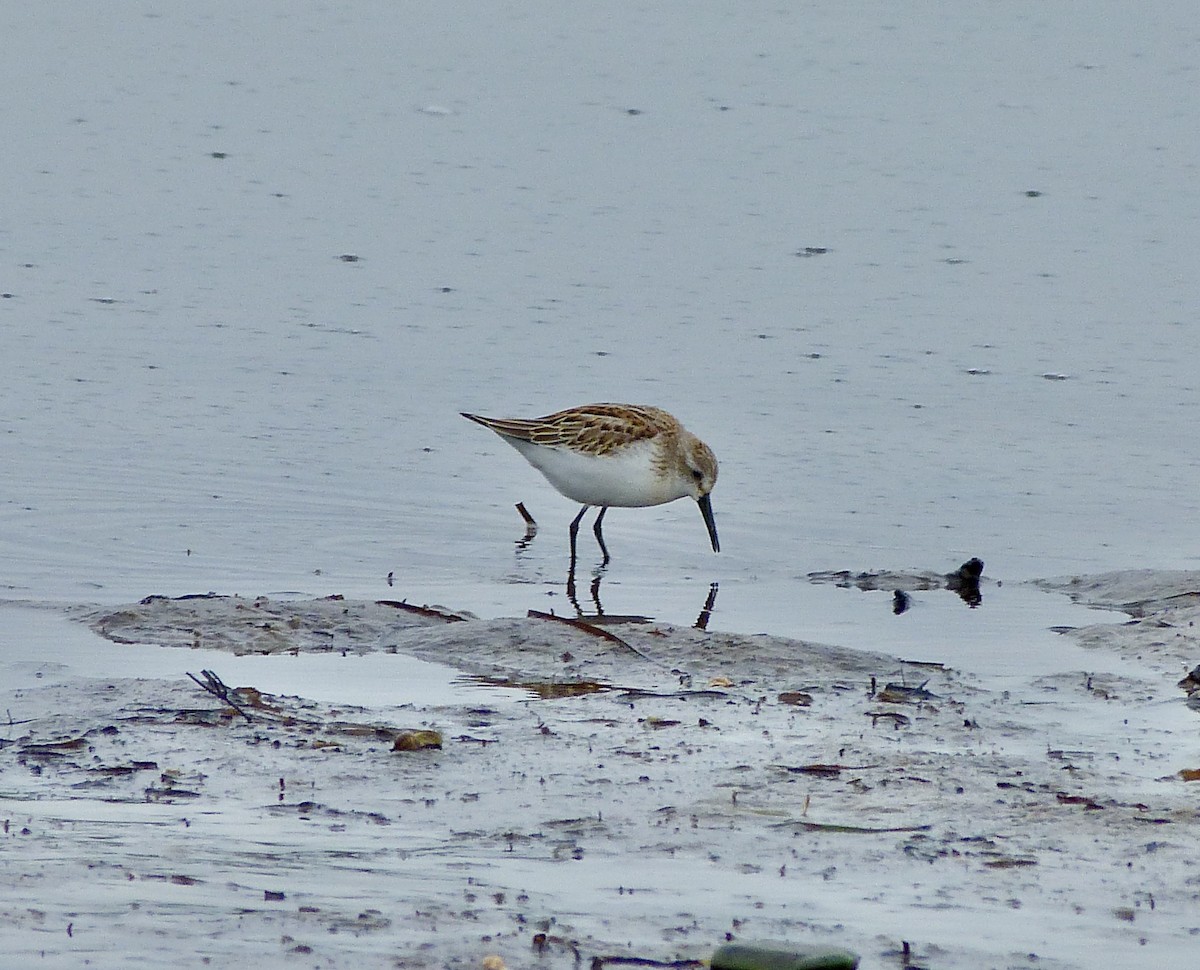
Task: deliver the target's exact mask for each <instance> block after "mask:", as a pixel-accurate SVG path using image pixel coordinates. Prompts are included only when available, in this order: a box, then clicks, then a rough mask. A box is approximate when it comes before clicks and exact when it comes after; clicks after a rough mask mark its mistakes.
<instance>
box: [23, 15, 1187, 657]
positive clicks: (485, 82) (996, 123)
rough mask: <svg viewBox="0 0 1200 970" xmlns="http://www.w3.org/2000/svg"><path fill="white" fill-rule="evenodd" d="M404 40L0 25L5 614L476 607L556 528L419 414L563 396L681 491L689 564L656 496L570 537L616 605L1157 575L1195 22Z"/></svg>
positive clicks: (1178, 313)
mask: <svg viewBox="0 0 1200 970" xmlns="http://www.w3.org/2000/svg"><path fill="white" fill-rule="evenodd" d="M429 16H430V14H429V13H422V12H418V11H413V10H407V9H399V8H397V9H392V8H387V7H383V8H380V9H377V10H375V11H374V13H373V14H372V16H371V17H367V16H365V15H364V16H361V17H360V16H356V15H354V14H353V13H352V12H341V11H334V10H333V9H332V8H331V9H329V10H316V9H314V10H311V11H307V12H306V13H305V14H304V15H302V16H301V15H296V14H295V11H294V10H292V8H291V7H290V5H281V4H278V3H270V2H268V3H264V4H256V5H254V6H252V7H246V6H244V5H241V4H233V3H226V4H217V5H216V6H214V7H213V8H212V9H211V11H210V13H209V14H207V15H206V16H205V17H203V18H201V17H198V16H190V15H188V14H180V15H172V16H159V15H153V16H130V17H109V16H107V15H104V16H102V15H99V14H97V15H96V16H95V17H76V16H74V15H72V17H70V18H67V17H66V16H65V15H60V13H58V12H56V11H55V10H54V9H53V8H43V7H41V6H38V5H34V6H32V7H30V6H26V7H20V6H17V7H11V8H7V9H6V10H5V11H4V12H3V14H0V18H2V19H3V23H2V26H3V28H4V31H5V34H6V36H10V37H14V38H17V40H16V41H14V45H13V46H14V51H13V55H14V56H13V57H12V58H10V59H8V60H7V62H6V64H5V65H4V67H3V68H0V70H3V71H4V72H5V73H6V75H7V76H9V79H10V80H12V78H18V77H19V79H20V83H16V82H15V81H13V83H9V84H7V85H6V87H7V89H8V90H11V91H14V92H18V93H16V94H14V97H13V99H12V103H11V104H10V112H11V113H12V118H11V121H12V123H10V125H9V126H8V127H9V129H10V132H11V135H12V139H13V141H12V144H11V145H10V155H11V157H12V158H13V159H14V164H13V165H12V166H10V173H9V176H10V183H11V185H12V188H13V192H12V193H11V194H12V197H13V198H12V203H13V205H12V211H11V212H10V214H9V220H8V228H7V229H6V230H5V231H4V233H3V234H2V235H0V252H2V253H3V254H4V256H5V261H6V263H7V270H6V271H5V275H4V283H3V287H2V288H3V290H4V291H5V296H6V298H5V299H3V300H0V326H2V327H3V330H4V332H5V334H6V335H7V336H6V338H5V341H4V354H3V358H4V363H3V371H4V380H3V381H2V382H0V447H2V448H3V462H4V472H3V473H4V480H5V484H6V488H5V495H4V496H3V503H4V504H3V505H2V506H0V577H2V581H3V583H4V584H5V586H6V587H7V588H8V589H9V591H10V592H11V593H12V594H14V595H16V596H19V597H32V598H35V599H62V600H68V601H78V600H100V601H104V602H119V601H123V600H127V599H132V598H137V597H140V596H142V595H145V594H146V593H149V592H160V593H184V592H197V591H205V590H209V589H214V590H218V591H232V592H241V593H245V594H248V595H253V594H256V593H260V592H269V591H272V590H281V589H282V590H298V591H303V592H306V593H314V594H323V593H328V592H342V593H345V594H347V595H351V596H383V595H397V594H398V595H410V596H412V597H413V598H426V597H428V598H442V597H443V596H444V597H445V598H446V599H448V600H449V599H453V600H454V602H455V604H456V605H457V606H459V607H461V608H475V609H477V610H478V611H479V612H490V611H493V610H495V609H496V608H497V606H498V605H499V604H501V603H503V602H505V601H509V600H510V599H511V592H512V591H511V590H510V589H509V588H508V587H510V586H511V585H512V584H514V583H517V584H523V583H526V582H529V583H534V584H554V583H561V582H562V574H563V573H564V571H565V544H566V535H565V533H566V525H567V522H568V521H569V519H570V517H571V516H572V515H573V514H574V511H575V509H574V508H573V507H572V506H571V505H570V504H569V503H568V502H566V501H565V500H564V499H562V498H560V497H559V496H557V494H555V493H554V492H553V490H552V489H551V488H550V487H549V486H548V485H546V484H545V483H544V482H543V481H542V480H541V478H540V476H539V475H538V474H537V473H536V472H534V471H533V470H532V469H530V468H529V467H527V466H526V465H525V463H524V462H523V460H522V459H520V457H519V456H518V455H516V453H515V452H512V451H511V450H510V449H508V448H507V447H506V446H504V445H503V443H502V442H500V441H499V440H498V439H496V438H494V437H493V436H491V435H489V434H488V433H487V432H486V431H485V430H484V429H481V428H478V427H476V426H473V425H470V424H469V423H468V422H466V421H464V420H463V419H462V418H460V417H459V416H458V411H459V410H463V409H469V410H478V411H481V412H484V413H496V414H520V415H523V414H539V413H545V412H547V411H550V410H553V409H555V408H558V407H561V406H564V405H569V404H574V403H580V402H583V401H587V400H592V399H610V400H632V401H647V402H651V403H657V404H661V405H663V406H665V407H667V408H668V409H670V410H672V411H674V412H675V413H676V414H678V415H679V416H680V417H681V418H682V419H683V420H684V422H685V423H686V424H687V425H688V426H689V427H691V428H692V429H693V430H694V431H696V432H697V433H698V434H700V436H701V437H703V438H704V439H706V440H707V441H708V442H709V444H710V445H712V446H713V448H714V450H715V451H716V453H717V455H718V456H719V458H720V459H721V481H720V483H719V485H718V487H717V490H716V492H715V493H714V506H715V509H716V513H717V523H718V526H719V528H720V532H721V540H722V549H723V550H724V551H723V552H722V553H721V554H720V555H719V556H714V555H712V554H711V552H709V551H708V549H707V543H706V540H705V536H704V529H703V526H702V524H701V522H700V517H699V515H698V514H697V513H696V510H695V509H694V508H692V507H690V503H687V502H679V503H676V504H674V505H671V506H668V507H664V508H659V509H650V510H615V511H614V512H613V514H611V515H610V516H609V517H608V521H607V523H606V524H607V525H608V535H609V540H610V546H611V548H612V549H613V552H614V557H615V559H614V563H613V565H612V567H611V569H610V570H609V573H608V577H607V581H608V583H609V589H610V590H611V591H612V595H613V598H614V601H615V600H616V599H617V598H618V597H617V588H618V586H619V587H620V591H621V592H622V593H625V594H631V595H628V596H625V597H621V598H622V599H623V600H624V602H623V603H622V606H621V609H622V610H628V611H631V612H644V613H651V614H654V615H660V616H663V617H665V618H668V619H672V620H679V621H684V620H686V619H687V618H688V616H689V614H690V613H691V611H692V610H693V609H694V606H693V604H694V602H695V600H696V599H697V598H699V599H701V600H702V598H703V595H704V592H703V591H704V590H706V589H707V587H708V584H709V583H711V582H719V583H720V584H721V590H722V592H721V610H722V615H721V617H720V619H721V621H722V622H725V621H726V620H727V621H728V622H729V624H730V625H739V626H741V627H742V628H746V627H747V626H748V627H749V628H764V629H771V630H772V631H773V632H780V633H782V632H789V633H794V634H797V635H808V633H807V625H808V621H809V617H807V616H805V615H801V612H800V611H799V610H797V609H794V608H793V607H792V604H791V603H790V602H789V600H790V599H791V597H792V595H793V593H792V590H793V585H792V584H793V582H794V581H795V580H796V579H797V578H798V577H801V576H803V575H805V574H806V573H808V572H810V571H813V570H818V569H842V568H846V569H852V570H859V569H874V568H896V569H903V568H909V567H917V568H922V569H937V570H943V569H945V570H948V569H952V568H954V567H955V566H956V565H957V564H958V563H959V562H961V561H963V560H964V559H966V558H968V557H969V556H973V555H977V556H979V557H981V558H982V559H984V560H985V561H986V562H987V564H988V574H989V575H990V576H992V577H995V578H999V579H1004V580H1013V579H1020V578H1029V577H1033V576H1041V575H1051V574H1059V573H1064V572H1084V571H1098V570H1102V569H1107V568H1116V567H1129V566H1141V565H1148V566H1155V567H1162V568H1167V567H1183V566H1189V565H1195V563H1196V562H1197V558H1196V549H1197V548H1200V514H1198V513H1200V492H1198V491H1197V490H1196V489H1195V488H1194V487H1193V485H1194V482H1195V480H1196V477H1197V472H1198V471H1200V458H1197V455H1196V453H1195V449H1193V448H1191V447H1189V446H1188V442H1189V441H1190V440H1191V437H1192V418H1193V415H1194V414H1195V413H1196V410H1197V407H1198V406H1200V384H1198V383H1197V381H1196V379H1195V374H1194V368H1193V367H1192V361H1194V359H1195V358H1196V352H1197V350H1200V338H1198V336H1197V332H1196V328H1195V327H1194V326H1193V324H1194V320H1192V319H1191V317H1192V311H1193V310H1194V307H1195V306H1196V305H1197V304H1198V303H1200V299H1198V296H1200V293H1198V291H1197V289H1196V286H1197V284H1196V277H1195V273H1194V272H1193V267H1192V266H1191V263H1190V257H1191V255H1192V254H1193V253H1194V252H1195V250H1196V243H1197V242H1198V241H1200V222H1198V220H1197V218H1196V216H1195V213H1196V212H1197V211H1200V205H1197V204H1190V203H1196V202H1197V201H1200V200H1197V192H1198V191H1200V189H1198V188H1197V185H1198V183H1197V180H1196V179H1195V178H1194V177H1192V176H1193V174H1194V173H1192V172H1191V171H1190V166H1191V161H1190V160H1191V159H1193V158H1195V157H1196V156H1197V155H1198V154H1200V126H1198V125H1194V124H1192V123H1191V122H1192V120H1194V118H1195V116H1196V114H1197V112H1196V111H1195V110H1194V109H1195V108H1196V98H1197V97H1198V95H1197V90H1198V89H1197V86H1196V85H1192V84H1187V83H1184V81H1183V79H1184V78H1186V77H1187V76H1188V71H1189V70H1191V66H1192V65H1194V63H1195V56H1194V55H1195V53H1196V43H1197V41H1196V39H1195V37H1194V36H1193V34H1192V33H1190V32H1189V31H1188V30H1179V29H1178V28H1179V27H1180V26H1181V25H1182V24H1183V23H1187V24H1189V25H1190V18H1191V8H1190V5H1189V4H1187V3H1183V2H1180V3H1172V4H1164V5H1159V6H1156V8H1155V11H1154V12H1153V14H1152V15H1151V14H1147V15H1145V16H1143V15H1141V14H1139V15H1137V16H1135V15H1133V14H1132V13H1130V12H1127V11H1124V10H1123V8H1120V9H1118V8H1114V9H1113V10H1111V11H1109V15H1108V16H1106V17H1104V18H1090V17H1089V18H1086V20H1085V19H1081V17H1082V15H1076V14H1073V13H1072V12H1070V11H1068V10H1066V9H1063V10H1045V9H1044V8H1043V7H1042V6H1041V5H1037V6H1028V7H1026V6H1022V5H1017V6H1015V7H1013V6H1006V7H1004V8H997V9H996V10H993V11H989V12H988V13H987V14H986V18H985V20H983V21H981V20H979V16H980V14H979V12H978V11H972V12H970V13H967V12H966V11H960V12H958V13H955V12H954V11H951V12H949V13H947V12H945V11H939V12H938V13H937V14H936V15H935V14H932V13H930V14H928V15H918V14H914V15H913V16H911V17H905V18H902V19H901V20H896V19H895V18H894V17H893V12H892V11H891V9H890V8H889V7H887V6H879V7H875V8H868V9H866V10H859V9H857V8H855V9H854V10H842V9H841V8H837V7H833V8H829V7H825V8H821V7H804V8H781V9H780V10H778V11H773V12H772V13H770V14H769V15H764V16H758V15H753V16H752V15H750V14H749V13H748V12H746V13H743V12H739V11H735V10H733V9H732V8H730V9H726V8H725V7H724V6H723V5H720V4H702V5H700V6H699V7H697V8H695V9H694V10H690V11H689V15H688V17H687V18H685V19H683V20H680V19H677V18H675V17H674V15H672V14H670V13H669V12H666V11H661V10H658V9H656V8H653V7H649V8H645V9H640V10H634V11H628V12H627V16H626V17H624V18H622V20H621V21H619V22H617V21H614V22H608V21H607V20H604V19H594V17H593V15H592V14H591V13H589V12H587V11H577V10H572V11H565V10H562V9H560V8H557V7H554V6H552V5H544V6H540V7H538V6H536V5H535V7H534V8H528V7H526V8H522V11H521V12H519V13H517V12H505V11H493V12H490V13H486V14H481V16H480V17H478V18H473V19H472V21H471V22H470V23H462V24H454V25H451V24H450V23H448V22H446V21H445V20H444V19H443V18H442V17H441V16H440V14H439V15H433V19H429V20H423V19H421V18H424V17H429ZM535 25H536V26H535ZM555 27H557V29H555ZM268 33H269V34H270V36H271V37H272V38H273V42H272V45H271V47H272V50H273V51H275V52H277V54H278V56H277V57H276V56H265V57H264V56H259V54H260V53H261V51H260V50H259V45H254V48H255V51H256V56H254V57H246V56H243V55H244V54H245V52H246V45H247V44H250V43H251V41H250V38H253V37H258V36H263V35H265V34H268ZM548 35H553V36H554V37H555V43H554V44H552V45H549V46H547V45H546V44H545V43H544V38H545V37H546V36H548ZM385 37H386V38H387V41H386V43H384V42H383V38H385ZM239 38H240V39H239ZM318 49H319V50H320V52H321V56H319V57H317V56H309V55H310V54H312V53H313V52H314V51H316V50H318ZM350 50H353V51H355V54H354V56H353V58H351V59H349V60H347V59H346V58H345V56H344V55H342V54H339V53H338V52H339V51H350ZM947 51H954V52H955V56H954V58H952V59H951V58H947V57H946V56H945V54H946V52H947ZM296 63H302V64H304V65H305V66H304V70H303V71H297V70H296V69H295V67H294V65H295V64H296ZM618 63H619V64H621V65H623V67H622V68H621V69H620V70H615V69H614V66H615V65H616V64H618ZM19 92H28V94H26V95H22V94H20V93H19ZM34 92H36V97H35V96H34V94H33V93H34ZM951 92H953V95H952V96H951ZM627 109H636V113H631V111H630V110H627ZM1100 119H1103V121H1101V120H1100ZM214 153H217V155H218V156H221V157H214ZM1032 191H1036V192H1040V193H1041V194H1040V195H1037V196H1034V197H1029V196H1028V195H1027V192H1032ZM98 225H100V226H103V227H104V228H103V230H100V231H97V230H96V229H95V227H96V226H98ZM805 246H813V247H817V248H825V249H827V250H828V252H825V253H822V254H816V255H811V256H809V257H798V256H796V255H795V253H796V252H797V251H801V250H803V249H804V247H805ZM343 254H353V255H355V256H357V257H359V258H358V260H357V261H345V260H343V259H341V258H339V257H340V256H342V255H343ZM1059 378H1062V379H1059ZM517 501H524V502H525V503H526V504H527V505H528V506H529V507H530V509H531V510H532V511H533V512H534V514H535V515H536V516H537V517H538V519H539V520H540V522H541V523H542V527H543V533H542V535H541V536H540V537H539V538H538V540H537V542H536V543H535V545H534V547H533V548H532V549H531V551H530V553H529V554H528V555H527V556H525V557H524V558H523V559H522V560H520V561H517V562H514V560H513V555H512V551H511V545H510V543H511V541H512V540H513V539H514V538H516V537H517V536H519V533H520V529H519V520H518V519H517V516H516V513H515V512H514V511H513V509H512V505H513V504H514V503H515V502H517ZM389 572H393V573H394V575H395V587H394V588H391V589H389V588H387V587H386V586H385V584H384V577H386V576H387V574H388V573H389ZM764 587H765V589H764ZM547 588H548V589H549V586H548V585H547ZM443 590H444V591H445V592H444V593H443V592H441V591H443ZM797 595H799V594H797ZM880 633H881V634H882V631H880Z"/></svg>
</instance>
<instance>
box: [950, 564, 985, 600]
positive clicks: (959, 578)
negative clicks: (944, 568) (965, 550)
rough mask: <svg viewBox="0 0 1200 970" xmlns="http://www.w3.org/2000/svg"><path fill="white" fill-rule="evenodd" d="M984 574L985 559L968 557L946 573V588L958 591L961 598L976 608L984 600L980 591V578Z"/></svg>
mask: <svg viewBox="0 0 1200 970" xmlns="http://www.w3.org/2000/svg"><path fill="white" fill-rule="evenodd" d="M982 575H983V560H982V559H979V558H978V557H975V558H972V559H968V560H967V561H966V562H964V563H963V564H962V565H961V566H959V567H958V569H956V570H955V571H954V572H952V573H946V589H949V590H953V591H954V592H955V593H958V595H959V598H960V599H961V600H962V601H963V602H964V603H966V604H967V606H969V607H971V609H974V608H975V607H977V606H978V605H979V604H980V603H982V602H983V593H981V592H980V591H979V578H980V577H981V576H982Z"/></svg>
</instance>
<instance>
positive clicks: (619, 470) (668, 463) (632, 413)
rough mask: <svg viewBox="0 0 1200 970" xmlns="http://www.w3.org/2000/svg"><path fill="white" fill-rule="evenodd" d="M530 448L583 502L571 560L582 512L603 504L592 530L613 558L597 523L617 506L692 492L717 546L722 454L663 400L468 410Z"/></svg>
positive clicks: (541, 466) (562, 488)
mask: <svg viewBox="0 0 1200 970" xmlns="http://www.w3.org/2000/svg"><path fill="white" fill-rule="evenodd" d="M462 416H463V417H464V418H470V419H471V420H472V421H474V422H476V423H477V424H482V425H483V426H484V427H485V428H491V430H493V431H495V432H496V434H498V435H499V436H500V437H501V438H503V439H504V440H505V441H507V442H508V443H509V444H510V445H512V446H513V447H514V448H516V449H517V451H519V452H520V453H521V454H522V455H524V456H525V458H526V460H527V461H528V462H529V464H531V465H533V467H534V468H536V469H537V470H538V471H540V472H541V473H542V474H543V475H545V476H546V480H547V481H549V482H550V484H551V485H553V486H554V487H555V488H556V489H558V491H559V492H561V493H562V494H563V495H565V496H566V497H567V498H569V499H572V500H574V501H576V502H579V503H580V504H581V505H582V506H583V508H581V509H580V510H579V514H578V515H577V516H575V518H574V520H573V521H572V522H571V561H572V563H573V562H574V560H575V536H576V534H577V533H578V532H579V522H580V520H581V519H582V518H583V514H584V513H585V512H586V511H587V510H588V509H589V508H591V507H592V506H593V505H596V506H599V507H600V512H599V514H598V515H597V516H596V524H595V525H594V526H593V530H592V531H593V532H595V534H596V541H597V542H599V543H600V551H601V552H602V553H603V554H604V563H605V564H607V563H608V561H609V555H608V547H607V546H605V544H604V534H603V533H602V532H601V531H600V523H601V522H602V521H603V520H604V513H605V512H607V511H608V510H609V508H611V507H612V506H617V507H620V508H639V507H642V506H647V505H662V504H663V503H664V502H673V501H675V499H678V498H685V497H689V498H693V499H695V500H696V503H697V504H698V505H699V506H700V514H701V515H702V516H704V524H705V526H707V528H708V536H709V538H710V539H711V540H712V547H713V552H720V551H721V546H720V543H718V542H717V524H716V522H715V521H714V520H713V511H712V503H711V502H710V500H709V493H710V492H712V489H713V486H714V485H715V484H716V483H717V458H716V456H715V455H714V454H713V453H712V450H711V449H710V448H709V447H708V445H706V444H705V443H704V442H703V441H701V440H700V439H699V438H697V437H696V436H695V435H694V434H692V433H691V432H690V431H688V430H687V429H686V428H684V426H683V425H681V424H680V423H679V421H678V420H677V419H676V418H675V417H674V416H672V415H670V414H668V413H667V412H666V411H664V410H662V409H661V408H655V407H647V406H645V405H640V404H585V405H583V406H582V407H577V408H568V409H567V410H566V411H557V412H555V413H554V414H548V415H546V416H545V417H544V418H532V419H526V418H485V417H482V416H480V415H478V414H468V413H467V412H465V411H463V412H462Z"/></svg>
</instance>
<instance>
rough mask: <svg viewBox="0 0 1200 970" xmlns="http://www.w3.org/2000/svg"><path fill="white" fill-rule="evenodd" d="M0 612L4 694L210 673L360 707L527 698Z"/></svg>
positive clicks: (394, 667)
mask: <svg viewBox="0 0 1200 970" xmlns="http://www.w3.org/2000/svg"><path fill="white" fill-rule="evenodd" d="M0 610H2V614H0V615H2V616H3V618H4V622H3V631H2V632H0V670H3V673H4V680H5V682H6V683H7V684H8V686H10V687H30V686H34V685H39V684H40V685H41V686H48V685H50V684H55V683H59V682H61V681H63V680H65V679H67V678H71V677H87V678H102V679H103V678H129V677H145V678H154V679H178V678H182V677H186V676H187V672H188V671H199V670H202V669H215V670H217V671H219V672H220V674H221V677H222V678H223V679H224V680H225V681H226V683H229V684H233V685H242V684H254V685H259V686H261V687H262V689H263V690H269V691H270V692H271V693H273V694H284V695H289V696H297V697H307V698H310V699H312V700H317V701H326V702H330V703H335V702H341V703H347V704H355V705H358V706H361V707H400V706H403V705H406V704H409V705H424V706H431V707H439V706H443V705H452V704H470V703H483V702H486V703H489V704H500V703H509V702H513V701H521V700H527V699H529V698H530V697H531V696H532V695H531V693H530V692H528V691H524V690H520V689H517V688H507V687H504V686H503V685H494V684H486V683H482V682H480V681H478V680H476V679H474V678H471V677H468V676H464V675H463V673H462V672H461V671H460V670H457V669H455V668H454V667H450V666H448V665H446V664H440V663H436V662H434V661H430V660H419V659H417V658H416V657H410V656H405V655H403V654H396V653H361V654H360V653H352V654H347V655H345V656H343V655H341V654H336V653H297V654H290V653H280V654H276V655H272V656H237V655H233V654H230V653H229V652H228V651H226V650H215V649H214V650H206V649H204V648H199V649H191V648H189V649H188V650H186V651H180V650H170V649H164V648H163V647H162V646H160V645H158V644H155V643H114V642H113V641H111V640H108V639H106V638H104V637H102V636H100V635H98V634H97V633H95V632H93V631H92V630H90V629H89V628H88V627H86V626H85V625H83V624H81V623H78V622H74V621H72V620H70V619H68V618H67V617H65V616H63V615H62V614H61V613H59V612H56V611H53V610H49V609H44V608H37V607H29V606H23V605H12V604H9V605H5V604H0Z"/></svg>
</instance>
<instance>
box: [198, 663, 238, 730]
mask: <svg viewBox="0 0 1200 970" xmlns="http://www.w3.org/2000/svg"><path fill="white" fill-rule="evenodd" d="M200 673H201V675H202V676H203V677H204V679H203V680H201V679H200V678H199V677H197V676H196V675H195V674H193V673H192V672H191V671H190V670H189V671H187V675H188V676H189V677H191V678H192V680H194V681H195V682H196V683H197V684H199V685H200V687H202V688H203V689H204V690H206V691H208V692H209V693H210V694H212V695H213V696H214V697H218V698H220V699H221V700H223V701H224V702H225V703H226V704H228V705H229V706H230V707H232V708H233V709H234V710H235V711H237V712H238V713H239V714H240V715H242V717H244V718H245V719H246V720H247V721H253V720H254V718H252V717H251V716H250V715H249V714H247V713H246V712H245V711H244V710H243V709H242V707H241V705H240V704H238V702H237V701H235V700H234V699H233V698H232V697H230V696H229V695H230V694H231V693H233V690H234V689H233V688H232V687H229V686H228V685H227V684H226V683H225V682H224V681H223V680H221V678H220V677H218V676H217V675H216V674H215V673H213V672H212V671H211V670H202V671H200Z"/></svg>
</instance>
